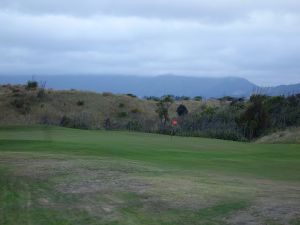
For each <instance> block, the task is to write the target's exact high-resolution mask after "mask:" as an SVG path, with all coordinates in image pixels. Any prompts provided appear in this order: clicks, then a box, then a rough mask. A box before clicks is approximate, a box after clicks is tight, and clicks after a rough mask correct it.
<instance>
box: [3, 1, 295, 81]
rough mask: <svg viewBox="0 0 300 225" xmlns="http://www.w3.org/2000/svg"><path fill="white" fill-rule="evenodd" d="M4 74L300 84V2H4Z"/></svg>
mask: <svg viewBox="0 0 300 225" xmlns="http://www.w3.org/2000/svg"><path fill="white" fill-rule="evenodd" d="M0 74H11V75H13V74H26V75H28V74H35V75H40V74H134V75H159V74H178V75H186V76H239V77H245V78H247V79H249V80H250V81H252V82H255V83H256V84H260V85H276V84H289V83H296V82H300V1H299V0H184V1H183V0H84V1H83V0H82V1H77V0H0Z"/></svg>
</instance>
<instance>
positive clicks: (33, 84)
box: [26, 80, 39, 89]
mask: <svg viewBox="0 0 300 225" xmlns="http://www.w3.org/2000/svg"><path fill="white" fill-rule="evenodd" d="M38 86H39V85H38V82H37V81H34V80H30V81H27V85H26V89H37V87H38Z"/></svg>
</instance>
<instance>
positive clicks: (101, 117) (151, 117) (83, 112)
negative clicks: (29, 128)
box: [0, 85, 218, 130]
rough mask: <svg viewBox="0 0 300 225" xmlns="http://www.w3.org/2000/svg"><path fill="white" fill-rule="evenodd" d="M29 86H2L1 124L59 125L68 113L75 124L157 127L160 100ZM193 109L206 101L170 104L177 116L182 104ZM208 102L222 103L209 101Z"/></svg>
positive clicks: (98, 127) (113, 126)
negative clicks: (137, 122)
mask: <svg viewBox="0 0 300 225" xmlns="http://www.w3.org/2000/svg"><path fill="white" fill-rule="evenodd" d="M40 92H41V89H33V90H28V89H26V88H25V86H21V85H17V86H15V85H5V86H0V111H1V116H0V125H27V124H31V125H34V124H52V125H59V124H60V123H61V122H62V118H63V117H65V118H67V119H69V121H71V122H70V123H76V124H71V125H72V126H73V125H74V126H76V127H79V128H86V127H88V128H97V129H102V128H103V127H104V124H105V120H106V119H108V118H109V119H110V124H111V126H112V128H115V129H118V128H124V127H126V126H127V125H128V123H130V122H134V121H139V123H141V125H142V126H143V127H147V129H148V130H153V129H157V126H158V122H159V119H158V116H157V114H156V112H155V110H156V102H155V101H152V100H142V99H139V98H136V97H134V96H133V97H132V96H131V95H126V94H124V95H114V94H111V93H95V92H83V91H76V90H70V91H55V90H45V91H44V92H43V93H42V94H41V93H40ZM181 103H183V104H184V105H186V107H187V108H188V110H189V111H190V112H193V111H195V110H197V109H198V108H199V107H201V105H203V102H199V101H192V100H189V101H184V100H183V101H176V102H175V103H174V104H173V105H172V106H171V108H170V116H176V108H177V107H178V105H179V104H181ZM207 104H218V103H217V102H212V101H210V102H208V103H207Z"/></svg>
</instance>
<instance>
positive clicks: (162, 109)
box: [156, 96, 174, 130]
mask: <svg viewBox="0 0 300 225" xmlns="http://www.w3.org/2000/svg"><path fill="white" fill-rule="evenodd" d="M173 102H174V100H173V98H172V97H171V96H165V97H163V98H161V99H160V100H159V101H158V102H157V104H156V106H157V109H156V113H157V114H158V117H159V119H160V124H161V130H164V129H165V127H166V124H167V122H168V121H169V120H170V118H169V108H170V106H171V105H172V103H173Z"/></svg>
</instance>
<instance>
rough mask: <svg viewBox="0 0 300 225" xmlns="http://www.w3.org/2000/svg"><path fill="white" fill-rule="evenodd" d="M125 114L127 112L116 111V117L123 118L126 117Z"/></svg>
mask: <svg viewBox="0 0 300 225" xmlns="http://www.w3.org/2000/svg"><path fill="white" fill-rule="evenodd" d="M127 116H128V113H127V112H119V113H118V117H120V118H124V117H127Z"/></svg>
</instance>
